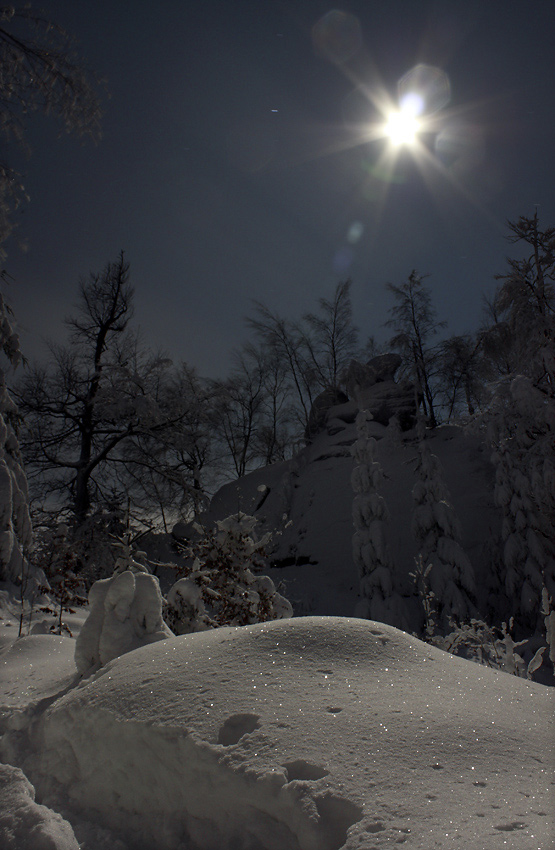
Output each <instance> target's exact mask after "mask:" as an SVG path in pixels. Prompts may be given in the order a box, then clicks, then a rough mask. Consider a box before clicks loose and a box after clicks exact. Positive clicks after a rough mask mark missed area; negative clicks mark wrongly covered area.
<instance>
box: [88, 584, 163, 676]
mask: <svg viewBox="0 0 555 850" xmlns="http://www.w3.org/2000/svg"><path fill="white" fill-rule="evenodd" d="M89 605H90V614H89V616H88V618H87V620H86V621H85V623H84V624H83V628H82V629H81V631H80V633H79V635H78V637H77V641H76V644H75V664H76V666H77V670H78V671H79V673H86V672H87V671H89V670H91V668H92V669H94V668H95V667H98V666H101V665H103V664H106V663H107V662H108V661H111V660H112V658H116V657H117V656H118V655H123V654H124V653H126V652H130V651H131V650H133V649H137V648H138V647H139V646H144V645H145V644H149V643H154V642H155V641H158V640H165V638H168V637H172V636H173V632H171V631H170V629H169V628H168V626H167V625H166V624H165V623H164V620H163V619H162V605H163V599H162V593H161V591H160V583H159V581H158V579H157V578H156V577H155V576H153V575H150V574H149V573H145V572H142V571H139V572H133V571H132V570H125V571H124V572H121V573H119V574H116V575H113V576H112V577H111V578H107V579H101V580H99V581H96V582H95V583H94V584H93V586H92V587H91V589H90V591H89Z"/></svg>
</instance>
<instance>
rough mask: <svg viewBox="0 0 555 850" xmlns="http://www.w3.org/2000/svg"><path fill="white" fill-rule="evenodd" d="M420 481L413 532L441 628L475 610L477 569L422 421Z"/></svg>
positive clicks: (413, 493) (418, 475) (420, 431)
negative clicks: (462, 534)
mask: <svg viewBox="0 0 555 850" xmlns="http://www.w3.org/2000/svg"><path fill="white" fill-rule="evenodd" d="M418 436H419V440H418V458H417V466H416V474H417V479H418V480H417V481H416V483H415V485H414V487H413V490H412V496H413V499H414V503H415V506H414V511H413V516H412V526H411V530H412V534H413V536H414V537H415V539H416V541H417V542H418V544H419V549H420V556H421V558H422V562H423V564H424V567H427V566H428V565H430V564H431V569H430V570H429V572H428V573H427V578H428V581H429V586H430V589H431V591H432V593H433V594H434V597H435V600H436V603H437V613H438V618H439V625H440V629H441V630H444V629H447V628H448V625H449V622H450V620H451V618H456V619H459V620H466V619H468V618H469V617H470V616H471V614H472V612H473V609H474V606H473V604H472V599H473V597H474V595H475V582H474V571H473V568H472V565H471V563H470V561H469V559H468V557H467V555H466V554H465V552H464V550H463V548H462V546H461V529H460V525H459V522H458V519H457V517H456V514H455V511H454V508H453V506H452V505H451V503H450V497H449V493H448V491H447V488H446V486H445V484H444V482H443V478H442V471H441V465H440V462H439V459H438V458H437V457H436V455H434V454H432V452H431V451H430V448H429V446H428V444H427V443H426V440H425V427H424V423H423V420H420V422H419V424H418Z"/></svg>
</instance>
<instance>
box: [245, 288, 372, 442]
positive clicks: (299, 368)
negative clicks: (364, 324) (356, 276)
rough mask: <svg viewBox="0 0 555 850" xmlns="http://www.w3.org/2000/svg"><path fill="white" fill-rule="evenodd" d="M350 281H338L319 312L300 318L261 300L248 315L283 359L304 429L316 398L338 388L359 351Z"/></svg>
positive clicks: (267, 345)
mask: <svg viewBox="0 0 555 850" xmlns="http://www.w3.org/2000/svg"><path fill="white" fill-rule="evenodd" d="M350 290H351V283H350V281H345V282H343V283H339V284H338V285H337V286H336V288H335V291H334V294H333V298H331V299H330V300H328V299H326V298H320V299H319V301H318V306H319V312H314V313H306V314H305V315H304V316H303V318H302V319H301V320H300V321H296V322H295V321H291V320H288V319H284V318H282V317H281V316H279V315H278V314H277V313H272V312H271V310H269V308H268V307H266V306H265V305H264V304H261V303H260V302H254V303H255V312H256V316H255V317H250V318H248V319H247V324H248V326H249V327H250V328H251V329H252V330H253V331H254V332H255V334H256V335H257V337H258V338H259V339H260V341H261V342H262V343H263V345H264V346H265V348H266V349H267V350H268V351H271V352H272V354H273V355H274V356H275V357H276V358H277V359H278V360H279V361H280V362H281V363H282V364H283V365H284V367H285V369H286V375H287V380H288V383H289V387H290V393H291V396H292V397H293V398H294V399H295V404H294V407H295V409H296V411H297V419H298V423H299V433H300V434H303V433H305V431H306V427H307V424H308V419H309V415H310V409H311V407H312V402H313V400H314V398H315V396H316V395H318V393H320V392H323V391H324V390H330V389H331V390H337V389H339V387H340V386H341V384H342V381H343V377H344V373H345V371H346V368H347V366H348V364H349V361H350V359H351V358H352V357H354V356H355V354H356V353H357V343H358V331H357V328H356V327H355V326H354V325H353V321H352V305H351V295H350Z"/></svg>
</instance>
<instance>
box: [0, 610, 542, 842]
mask: <svg viewBox="0 0 555 850" xmlns="http://www.w3.org/2000/svg"><path fill="white" fill-rule="evenodd" d="M3 690H4V693H3V694H0V700H1V703H2V704H3V705H4V706H5V707H6V702H7V703H8V704H9V705H10V706H11V705H12V695H11V692H6V683H5V681H4V684H3ZM553 696H554V693H553V690H552V689H549V688H546V687H544V686H541V685H537V684H534V683H530V682H527V681H524V680H521V679H517V678H515V677H512V676H509V675H507V674H505V673H498V672H494V671H492V670H489V669H486V668H484V667H480V666H478V665H476V664H472V663H471V662H468V661H464V660H461V659H458V658H455V657H453V656H450V655H448V654H446V653H443V652H441V651H440V650H437V649H435V648H433V647H430V646H429V645H427V644H424V643H421V642H420V641H418V640H416V639H415V638H412V637H410V636H409V635H407V634H405V633H403V632H400V631H398V630H397V629H394V628H392V627H389V626H384V625H380V624H378V623H374V622H371V621H366V620H364V621H363V620H356V619H348V618H332V617H324V618H320V617H309V618H299V619H295V620H288V621H276V622H273V623H266V624H259V625H256V626H247V627H243V628H235V629H230V628H226V629H219V630H214V631H210V632H205V633H201V634H194V635H185V636H182V637H179V638H172V639H169V640H167V641H162V642H160V643H158V644H156V645H153V646H148V647H144V648H142V649H139V650H136V651H134V652H131V653H129V654H127V655H125V656H122V657H121V658H119V659H116V660H114V661H112V662H111V663H110V664H108V665H107V666H106V667H104V668H103V669H102V670H100V671H99V673H98V674H97V675H96V676H95V677H94V678H92V679H91V680H89V681H87V682H84V683H83V684H82V685H81V686H80V687H77V688H74V689H72V690H70V691H69V692H68V693H67V694H66V695H65V696H63V697H61V698H60V699H59V700H58V701H56V702H54V703H53V704H52V705H51V707H50V708H48V709H47V710H46V712H45V713H44V714H43V715H42V719H40V721H37V722H36V723H35V724H34V725H30V726H28V727H27V728H26V729H23V730H22V729H21V728H20V724H18V726H19V728H18V729H17V731H16V730H13V731H8V732H7V733H6V735H5V736H4V738H3V740H2V753H4V754H6V753H7V754H9V755H10V756H11V758H12V759H14V763H17V764H18V765H20V766H22V767H23V769H24V770H25V773H26V775H27V776H28V778H29V779H30V780H31V781H32V782H33V784H34V785H35V787H36V789H37V792H38V797H39V799H40V801H41V802H45V803H46V804H48V805H49V806H51V807H53V808H54V809H57V810H61V811H62V813H63V814H64V816H65V817H66V818H67V819H68V820H69V821H70V822H72V823H74V824H75V825H76V826H75V828H76V830H78V827H79V826H81V829H82V828H83V823H86V822H87V821H88V822H93V823H95V824H97V825H100V826H101V827H103V829H104V830H107V832H104V833H103V835H104V840H103V843H102V845H97V846H102V847H106V848H110V847H114V848H115V847H116V846H117V847H118V848H119V850H121V847H122V846H123V847H127V848H128V850H145V848H148V849H149V850H216V848H218V850H339V848H344V850H355V848H357V850H360V848H364V850H382V848H390V847H393V846H397V845H404V846H406V847H407V848H411V850H433V848H442V850H449V848H463V847H464V848H465V850H485V848H487V850H502V848H503V850H507V849H508V848H514V850H517V848H518V850H548V848H550V847H551V846H553V845H552V839H553V836H554V835H555V833H554V831H553V830H554V822H553V811H554V802H555V801H554V791H555V780H554V774H553V767H554V752H553V740H554V738H553V733H554V732H555V729H554V728H553V722H552V715H553V708H554V701H553ZM84 834H85V835H86V834H87V831H86V830H85V832H84ZM106 836H111V841H112V842H113V843H110V842H109V841H108V843H106V842H107V839H106ZM116 838H118V839H120V840H122V841H123V845H120V844H116ZM93 846H95V845H93V844H92V843H89V844H87V843H86V842H85V850H89V848H90V850H92V848H93Z"/></svg>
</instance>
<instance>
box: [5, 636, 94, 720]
mask: <svg viewBox="0 0 555 850" xmlns="http://www.w3.org/2000/svg"><path fill="white" fill-rule="evenodd" d="M74 650H75V641H74V640H72V639H71V638H68V637H59V636H58V635H28V636H26V637H19V638H17V639H16V640H13V641H12V642H11V643H8V644H7V645H6V646H4V647H3V649H2V650H1V651H0V732H1V731H2V728H3V726H5V725H6V724H9V726H10V727H11V728H17V727H18V726H22V725H25V724H26V722H27V721H26V720H25V718H26V717H27V716H30V715H32V714H33V712H35V711H36V710H37V707H38V706H39V704H40V703H41V702H42V701H43V700H45V699H51V698H52V697H55V696H57V695H58V694H60V693H62V692H64V691H65V690H67V688H69V687H70V686H71V684H72V683H73V682H74V681H75V680H76V678H77V677H76V673H75V664H74V661H73V653H74Z"/></svg>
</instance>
